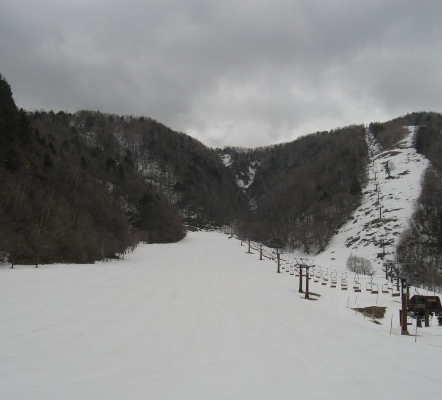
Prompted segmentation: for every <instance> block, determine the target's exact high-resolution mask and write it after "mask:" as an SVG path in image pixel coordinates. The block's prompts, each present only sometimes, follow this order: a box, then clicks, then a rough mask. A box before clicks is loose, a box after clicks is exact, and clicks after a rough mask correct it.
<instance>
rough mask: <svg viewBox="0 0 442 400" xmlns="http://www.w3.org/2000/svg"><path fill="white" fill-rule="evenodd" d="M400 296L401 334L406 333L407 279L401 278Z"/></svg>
mask: <svg viewBox="0 0 442 400" xmlns="http://www.w3.org/2000/svg"><path fill="white" fill-rule="evenodd" d="M401 289H402V290H401V297H402V313H401V335H408V327H407V280H406V279H401Z"/></svg>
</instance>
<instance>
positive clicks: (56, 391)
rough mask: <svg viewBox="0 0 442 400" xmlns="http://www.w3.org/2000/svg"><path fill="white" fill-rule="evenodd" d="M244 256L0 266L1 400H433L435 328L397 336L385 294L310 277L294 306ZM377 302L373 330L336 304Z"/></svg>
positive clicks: (172, 252) (283, 289)
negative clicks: (308, 294) (380, 314)
mask: <svg viewBox="0 0 442 400" xmlns="http://www.w3.org/2000/svg"><path fill="white" fill-rule="evenodd" d="M246 250H247V248H246V246H242V247H241V246H240V243H239V241H237V240H236V239H228V236H227V235H224V234H220V233H189V235H188V237H187V238H186V239H184V240H183V241H181V242H179V243H176V244H170V245H144V246H141V247H139V248H138V249H137V250H136V251H135V252H134V253H132V254H129V255H128V256H127V258H126V260H124V261H119V262H112V263H105V264H101V263H98V264H95V265H50V266H42V267H41V268H39V269H34V268H32V267H24V266H19V267H17V268H16V269H13V270H12V269H6V268H2V269H0V338H1V340H0V399H7V400H18V399H20V400H22V399H33V400H43V399H45V400H47V399H63V400H71V399H72V400H73V399H75V400H78V399H82V400H88V399H91V400H92V399H93V400H100V399H103V400H112V399H118V400H121V399H125V400H126V399H128V400H132V399H149V400H156V399H192V400H199V399H201V400H208V399H223V400H224V399H228V400H235V399H238V400H245V399H253V400H256V399H263V400H269V399H296V398H305V399H339V400H345V399H349V400H350V399H351V400H353V399H355V398H356V399H358V400H361V399H370V400H372V399H396V398H397V399H399V398H400V399H402V400H406V399H413V400H414V399H416V398H421V399H426V400H432V399H439V398H440V390H441V383H440V369H441V366H442V363H441V355H442V353H441V351H442V348H441V346H442V328H439V327H437V326H435V323H434V322H433V326H432V327H430V328H423V329H420V331H419V337H418V340H417V343H415V342H414V337H413V336H408V337H407V336H401V335H399V334H398V333H399V329H398V322H399V321H398V312H397V310H398V308H399V304H398V302H397V300H395V299H393V298H392V297H390V296H389V295H379V296H378V297H377V296H375V295H372V294H369V293H365V292H362V293H360V294H359V296H357V293H353V292H352V291H351V290H349V291H348V292H344V291H341V290H339V288H337V289H331V288H330V287H328V286H321V285H319V284H317V283H313V282H312V284H311V289H312V291H314V292H316V293H319V294H321V295H322V296H321V297H320V298H319V300H317V301H307V300H304V299H302V298H301V297H302V295H301V294H299V293H298V291H297V287H298V280H297V279H296V278H295V277H294V276H291V275H290V274H288V273H285V272H283V273H281V274H277V273H276V266H275V263H274V262H271V261H269V260H266V261H259V260H258V258H259V257H258V255H257V254H246ZM349 283H350V286H351V282H349ZM376 299H377V302H378V305H385V306H387V307H388V309H387V313H386V317H385V318H384V320H381V323H382V324H381V325H377V324H374V323H372V322H370V321H369V319H368V318H364V317H363V316H362V315H361V314H356V313H355V312H354V311H352V310H351V309H350V308H347V305H348V306H349V307H354V306H355V305H356V306H357V305H359V306H360V307H363V306H369V305H374V304H375V301H376ZM392 315H393V332H392V335H391V336H390V321H391V316H392ZM411 328H412V327H410V329H411ZM412 331H413V333H414V328H412Z"/></svg>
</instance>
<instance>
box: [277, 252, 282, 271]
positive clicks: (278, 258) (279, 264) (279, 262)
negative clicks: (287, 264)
mask: <svg viewBox="0 0 442 400" xmlns="http://www.w3.org/2000/svg"><path fill="white" fill-rule="evenodd" d="M276 260H277V261H278V274H279V273H281V270H280V266H281V261H280V257H279V249H276Z"/></svg>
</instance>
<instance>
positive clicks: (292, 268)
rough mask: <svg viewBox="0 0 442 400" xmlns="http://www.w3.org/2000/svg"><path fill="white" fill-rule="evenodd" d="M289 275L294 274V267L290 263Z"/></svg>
mask: <svg viewBox="0 0 442 400" xmlns="http://www.w3.org/2000/svg"><path fill="white" fill-rule="evenodd" d="M290 275H295V267H294V266H293V265H290Z"/></svg>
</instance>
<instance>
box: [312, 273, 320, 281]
mask: <svg viewBox="0 0 442 400" xmlns="http://www.w3.org/2000/svg"><path fill="white" fill-rule="evenodd" d="M320 278H321V271H318V272H316V274H315V279H313V282H319V279H320Z"/></svg>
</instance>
